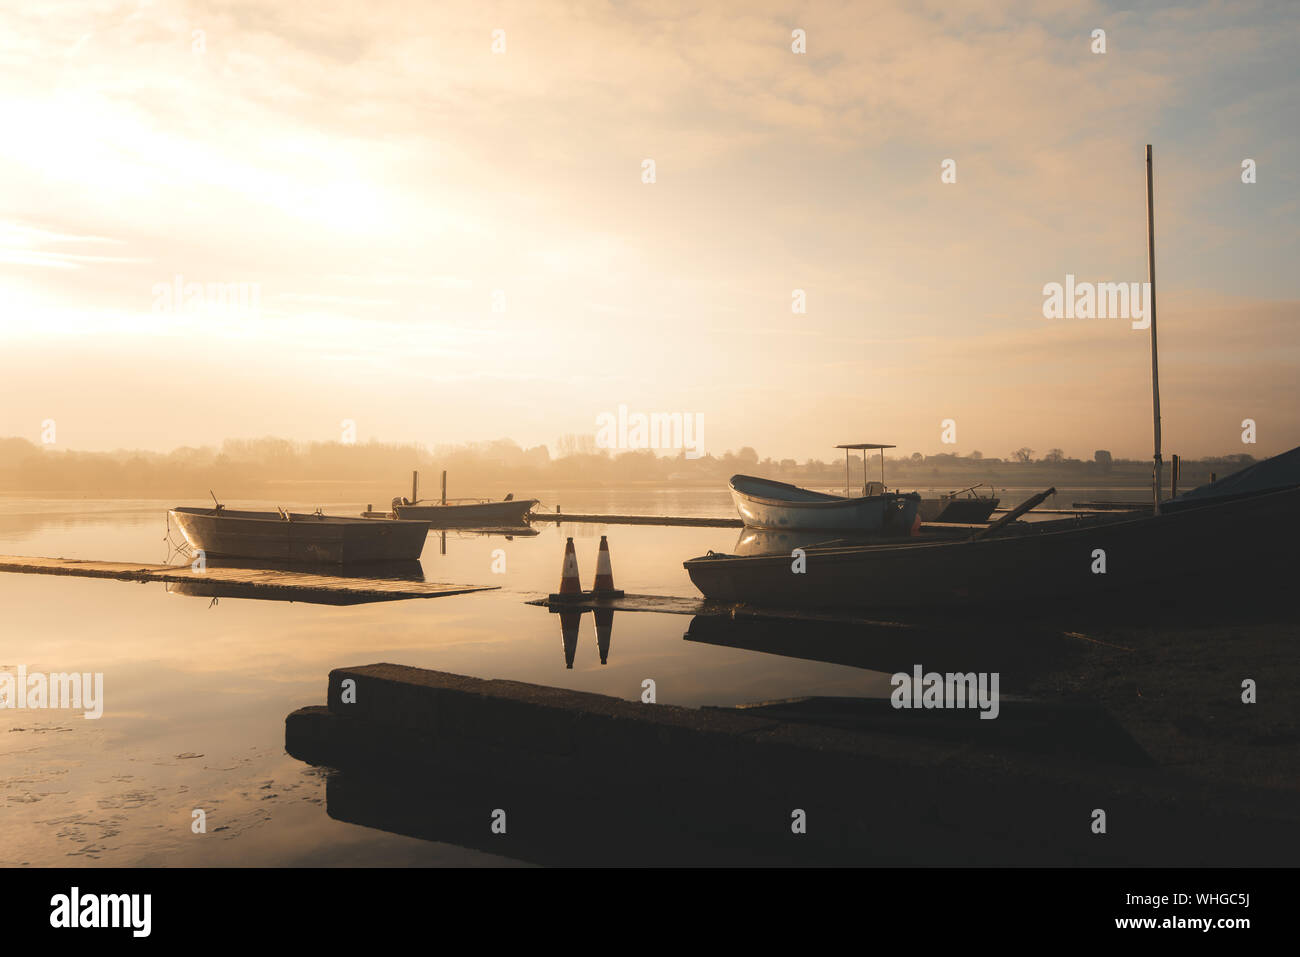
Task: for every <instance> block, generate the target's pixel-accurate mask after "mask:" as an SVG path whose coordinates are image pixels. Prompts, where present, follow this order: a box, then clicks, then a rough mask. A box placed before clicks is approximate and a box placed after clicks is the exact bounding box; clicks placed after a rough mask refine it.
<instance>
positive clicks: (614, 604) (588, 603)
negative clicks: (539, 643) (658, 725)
mask: <svg viewBox="0 0 1300 957" xmlns="http://www.w3.org/2000/svg"><path fill="white" fill-rule="evenodd" d="M528 604H530V605H538V606H541V607H543V608H548V609H550V610H551V611H552V612H561V611H595V610H596V609H604V608H608V609H609V610H610V611H648V612H656V613H658V614H661V615H715V616H721V617H726V618H731V619H734V620H737V621H740V620H744V619H746V618H754V619H759V618H782V619H786V620H789V621H825V622H835V623H838V624H850V625H877V626H880V627H882V628H897V629H900V630H907V629H909V628H912V627H914V626H912V625H908V624H903V623H902V622H896V621H882V620H881V619H879V618H871V617H868V616H866V615H862V614H858V613H855V612H854V611H852V610H851V609H850V610H847V611H800V610H799V609H797V608H760V607H757V606H755V605H745V604H733V603H730V602H722V601H709V600H707V599H704V598H679V597H677V596H675V595H623V596H621V597H619V598H599V597H596V596H594V595H591V594H586V593H584V594H583V595H580V596H577V597H575V598H571V599H568V600H566V601H551V600H550V599H549V598H535V599H533V600H531V601H529V602H528Z"/></svg>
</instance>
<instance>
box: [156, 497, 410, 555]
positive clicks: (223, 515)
mask: <svg viewBox="0 0 1300 957" xmlns="http://www.w3.org/2000/svg"><path fill="white" fill-rule="evenodd" d="M168 514H169V515H170V517H171V521H172V522H174V523H175V524H176V526H177V527H178V528H179V529H180V530H181V534H183V535H184V536H185V540H186V541H187V542H189V544H190V545H191V546H192V547H194V548H197V549H202V550H203V552H204V554H205V555H206V556H207V557H209V558H251V559H257V560H260V561H269V562H292V563H295V564H302V563H307V564H314V563H321V564H329V565H341V564H353V563H360V562H409V561H416V560H418V559H419V557H420V553H421V552H422V551H423V550H424V540H425V537H426V536H427V534H428V531H429V524H428V523H427V522H401V521H393V522H371V521H367V520H366V519H363V518H342V517H338V516H319V515H307V514H299V513H293V514H292V515H291V516H290V521H287V522H286V521H284V519H282V518H281V517H280V516H279V515H278V514H276V513H274V512H240V511H231V510H228V509H222V510H221V511H220V512H216V511H214V510H211V509H206V510H201V509H172V510H171V511H170V512H169V513H168Z"/></svg>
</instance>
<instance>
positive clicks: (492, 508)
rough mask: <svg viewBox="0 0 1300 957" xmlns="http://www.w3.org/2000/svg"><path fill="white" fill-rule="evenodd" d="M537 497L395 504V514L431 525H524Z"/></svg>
mask: <svg viewBox="0 0 1300 957" xmlns="http://www.w3.org/2000/svg"><path fill="white" fill-rule="evenodd" d="M536 504H537V499H535V498H526V499H520V500H519V501H517V502H516V501H510V502H479V503H475V504H472V505H426V504H420V505H395V506H394V507H393V512H394V514H396V515H397V517H398V518H405V519H417V520H419V521H422V522H428V523H429V524H430V525H431V526H432V527H433V528H455V527H459V526H470V527H476V528H490V527H493V526H507V525H527V524H528V513H529V512H530V511H531V510H532V508H533V506H534V505H536Z"/></svg>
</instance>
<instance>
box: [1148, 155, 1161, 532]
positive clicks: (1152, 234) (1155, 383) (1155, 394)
mask: <svg viewBox="0 0 1300 957" xmlns="http://www.w3.org/2000/svg"><path fill="white" fill-rule="evenodd" d="M1147 278H1148V281H1149V284H1150V286H1151V301H1150V302H1149V303H1148V304H1147V306H1148V308H1149V309H1150V310H1151V412H1152V416H1153V418H1154V420H1155V440H1156V443H1155V444H1156V450H1155V456H1154V463H1153V471H1152V474H1151V490H1152V495H1153V496H1154V501H1153V502H1152V511H1153V513H1154V514H1156V515H1159V514H1160V365H1159V361H1158V360H1157V357H1156V208H1155V190H1154V188H1153V187H1152V173H1151V144H1150V143H1148V144H1147Z"/></svg>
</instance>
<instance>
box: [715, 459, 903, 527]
mask: <svg viewBox="0 0 1300 957" xmlns="http://www.w3.org/2000/svg"><path fill="white" fill-rule="evenodd" d="M893 447H894V446H892V445H876V444H874V443H860V444H855V445H837V446H836V448H839V449H844V450H845V453H844V496H843V497H841V496H839V495H831V494H828V493H826V492H814V491H813V490H812V489H807V488H800V487H799V486H797V485H789V484H787V483H785V482H777V481H773V480H772V479H765V478H758V477H756V476H753V475H733V476H732V477H731V481H730V482H729V483H728V488H729V489H730V491H731V500H732V501H733V502H735V504H736V511H738V512H739V513H740V517H741V519H742V520H743V521H744V523H745V525H747V526H749V527H751V528H769V529H797V530H802V529H822V530H827V531H836V530H838V531H853V532H883V533H886V534H895V535H908V534H911V532H912V531H913V527H914V526H915V524H916V521H917V509H918V507H919V505H920V502H921V496H919V495H917V494H916V493H915V492H912V493H908V494H906V495H904V494H901V493H896V492H889V491H887V490H886V489H885V484H884V481H883V475H884V455H885V453H884V451H883V450H884V449H892V448H893ZM850 449H860V450H862V468H863V475H864V479H865V475H866V465H867V452H866V450H868V449H880V450H881V453H880V457H881V458H880V461H881V476H882V481H880V482H865V481H864V484H863V489H862V495H860V496H857V497H850V495H849V471H848V467H849V453H848V450H850Z"/></svg>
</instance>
